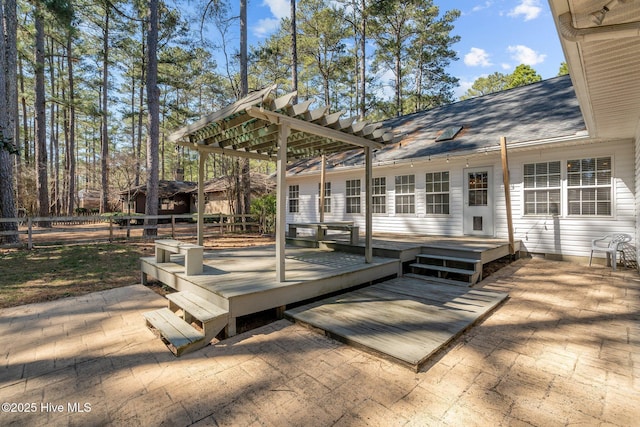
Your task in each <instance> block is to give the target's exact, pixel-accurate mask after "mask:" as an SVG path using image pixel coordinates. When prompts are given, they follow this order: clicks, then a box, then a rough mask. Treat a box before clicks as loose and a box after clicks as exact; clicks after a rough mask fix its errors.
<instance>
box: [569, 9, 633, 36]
mask: <svg viewBox="0 0 640 427" xmlns="http://www.w3.org/2000/svg"><path fill="white" fill-rule="evenodd" d="M558 30H559V31H560V35H562V37H563V38H565V39H566V40H568V41H570V42H590V41H597V40H612V39H621V38H625V37H640V22H637V21H636V22H627V23H625V24H615V25H602V26H599V27H589V28H576V27H574V26H573V16H572V15H571V12H565V13H563V14H562V15H560V16H558Z"/></svg>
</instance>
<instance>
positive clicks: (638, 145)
mask: <svg viewBox="0 0 640 427" xmlns="http://www.w3.org/2000/svg"><path fill="white" fill-rule="evenodd" d="M634 148H635V156H634V158H635V179H636V188H640V120H638V122H637V124H636V135H635V141H634ZM639 193H640V192H636V200H635V202H636V206H640V194H639ZM638 224H640V209H637V208H636V230H635V233H634V235H635V241H636V244H635V245H634V246H635V247H636V248H637V247H638V243H637V242H640V228H639V227H638ZM636 261H637V265H638V266H639V268H640V251H638V250H636Z"/></svg>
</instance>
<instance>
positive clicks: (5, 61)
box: [0, 0, 18, 244]
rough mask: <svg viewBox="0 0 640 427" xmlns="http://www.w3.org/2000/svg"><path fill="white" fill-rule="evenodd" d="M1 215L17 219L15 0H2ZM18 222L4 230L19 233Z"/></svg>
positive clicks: (13, 238) (12, 237) (10, 239)
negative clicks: (15, 194) (14, 165)
mask: <svg viewBox="0 0 640 427" xmlns="http://www.w3.org/2000/svg"><path fill="white" fill-rule="evenodd" d="M0 29H1V31H0V39H1V40H0V74H1V75H0V103H2V104H3V105H4V107H2V108H0V217H2V218H15V217H16V206H15V198H14V193H13V191H14V188H13V179H14V178H13V161H12V160H13V156H14V155H16V154H17V152H18V148H17V145H18V142H17V141H16V138H15V136H16V122H17V116H18V90H17V68H16V66H17V16H16V2H15V0H4V1H2V2H0ZM17 230H18V224H17V223H15V222H3V223H0V231H9V232H17ZM0 242H3V243H10V244H12V243H17V242H18V235H17V234H7V235H2V236H0Z"/></svg>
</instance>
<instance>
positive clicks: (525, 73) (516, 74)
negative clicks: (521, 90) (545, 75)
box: [507, 64, 542, 89]
mask: <svg viewBox="0 0 640 427" xmlns="http://www.w3.org/2000/svg"><path fill="white" fill-rule="evenodd" d="M540 80H542V77H541V76H540V74H538V72H537V71H536V70H534V69H533V68H531V66H530V65H525V64H520V65H518V66H517V67H516V69H515V70H513V73H511V74H510V75H509V76H508V78H507V83H508V84H507V88H508V89H511V88H514V87H520V86H525V85H528V84H531V83H535V82H539V81H540Z"/></svg>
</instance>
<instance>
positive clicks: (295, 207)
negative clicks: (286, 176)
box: [289, 185, 300, 213]
mask: <svg viewBox="0 0 640 427" xmlns="http://www.w3.org/2000/svg"><path fill="white" fill-rule="evenodd" d="M299 200H300V186H299V185H290V186H289V212H290V213H296V212H300V210H299V209H300V207H299Z"/></svg>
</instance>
